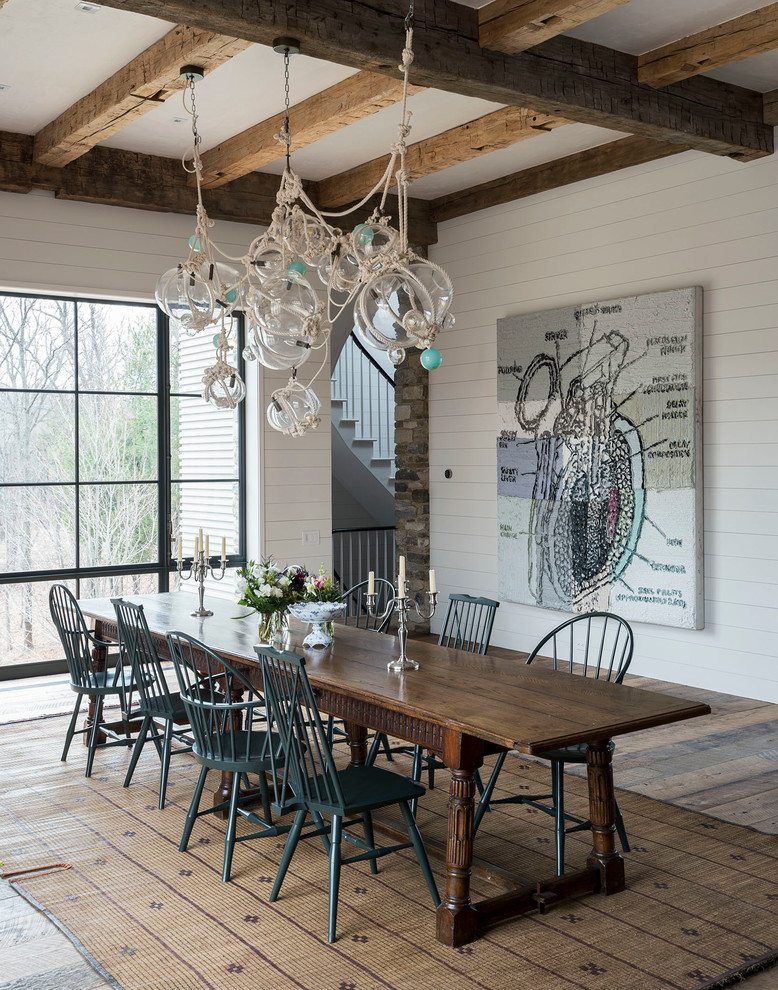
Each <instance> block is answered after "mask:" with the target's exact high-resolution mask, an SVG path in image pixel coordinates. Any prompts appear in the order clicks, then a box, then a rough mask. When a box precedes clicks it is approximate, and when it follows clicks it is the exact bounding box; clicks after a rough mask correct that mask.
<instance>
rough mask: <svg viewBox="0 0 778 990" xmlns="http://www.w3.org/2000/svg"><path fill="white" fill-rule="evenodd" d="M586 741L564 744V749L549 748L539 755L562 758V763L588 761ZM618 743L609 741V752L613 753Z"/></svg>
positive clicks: (552, 758)
mask: <svg viewBox="0 0 778 990" xmlns="http://www.w3.org/2000/svg"><path fill="white" fill-rule="evenodd" d="M586 749H587V745H586V743H579V744H578V745H577V746H563V747H562V749H547V750H546V751H545V752H543V753H538V754H537V755H538V756H540V757H542V758H543V759H544V760H561V762H562V763H586ZM615 749H616V745H615V743H614V742H613V740H612V739H611V740H609V742H608V752H610V753H611V754H613V752H614V750H615Z"/></svg>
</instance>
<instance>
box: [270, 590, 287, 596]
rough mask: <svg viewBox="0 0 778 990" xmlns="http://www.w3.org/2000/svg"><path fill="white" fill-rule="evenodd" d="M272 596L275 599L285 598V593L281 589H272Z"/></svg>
mask: <svg viewBox="0 0 778 990" xmlns="http://www.w3.org/2000/svg"><path fill="white" fill-rule="evenodd" d="M270 594H271V595H272V596H273V598H283V597H284V592H283V590H282V589H281V588H271V589H270Z"/></svg>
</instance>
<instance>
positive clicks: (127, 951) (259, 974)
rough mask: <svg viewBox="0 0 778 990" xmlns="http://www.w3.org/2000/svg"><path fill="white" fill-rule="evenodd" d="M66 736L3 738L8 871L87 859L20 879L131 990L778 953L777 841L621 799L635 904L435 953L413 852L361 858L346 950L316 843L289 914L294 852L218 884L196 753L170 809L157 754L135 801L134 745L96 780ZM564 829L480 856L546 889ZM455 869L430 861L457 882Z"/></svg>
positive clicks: (718, 981) (497, 826)
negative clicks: (163, 800) (183, 846)
mask: <svg viewBox="0 0 778 990" xmlns="http://www.w3.org/2000/svg"><path fill="white" fill-rule="evenodd" d="M65 724H66V723H65V720H64V719H43V720H37V721H34V722H26V723H20V724H16V725H9V726H4V727H2V729H0V746H1V747H2V764H3V768H4V770H3V777H4V787H3V794H2V797H0V824H1V827H2V835H3V844H2V845H3V852H2V859H3V869H4V870H6V871H8V870H15V869H24V868H29V867H35V866H41V865H45V864H49V863H52V862H60V861H63V862H67V863H70V864H71V865H72V868H71V869H69V870H66V871H62V872H55V873H50V874H47V875H44V876H40V877H38V878H36V879H29V880H27V881H24V882H23V884H21V886H22V887H23V889H24V891H26V892H27V893H28V894H29V895H30V896H32V897H33V898H35V900H36V901H37V902H38V903H39V904H40V905H41V906H43V907H44V908H45V909H46V910H47V911H48V912H49V913H50V914H51V915H53V917H54V918H56V919H57V920H58V921H59V922H60V923H61V924H62V925H64V926H65V928H66V929H67V930H68V931H69V932H70V933H72V935H73V937H74V938H75V939H77V940H78V941H80V943H82V945H83V946H84V947H85V948H86V950H87V951H88V952H90V953H91V954H92V955H93V956H94V957H95V959H97V960H98V961H99V963H100V964H101V965H102V966H103V967H104V968H105V970H106V971H107V972H108V973H109V974H110V975H111V977H112V978H113V979H114V980H115V981H116V983H117V984H118V985H119V986H120V987H121V988H122V990H142V988H154V990H189V988H192V990H203V988H207V990H211V988H213V990H222V988H235V990H239V988H252V990H257V988H259V990H291V988H297V990H300V988H302V990H379V988H387V990H418V988H424V990H471V988H481V990H568V988H577V990H632V988H635V990H660V988H662V990H667V988H677V990H691V988H696V990H701V988H712V987H719V986H726V985H729V984H730V983H732V982H737V981H738V980H739V977H740V976H741V975H742V974H744V973H746V972H748V971H751V970H753V969H758V968H761V967H763V966H765V965H766V964H767V963H768V962H770V961H771V960H773V959H774V958H775V957H776V955H777V953H776V951H775V950H776V948H778V886H776V884H775V878H776V860H777V859H778V843H777V842H776V838H775V837H774V836H768V835H763V834H761V833H758V832H753V831H750V830H749V829H746V828H743V827H740V826H735V825H730V824H727V823H724V822H720V821H716V820H714V819H712V818H708V817H705V816H702V815H698V814H694V813H691V812H688V811H684V810H681V809H678V808H675V807H672V806H671V805H667V804H663V803H660V802H657V801H652V800H651V799H649V798H645V797H642V796H640V795H637V794H630V793H626V792H623V791H622V792H619V803H620V805H621V808H622V811H623V813H624V819H625V822H626V825H627V830H628V832H629V835H630V840H631V842H632V844H633V850H632V852H631V853H629V854H627V855H626V857H625V859H626V871H627V883H628V889H627V890H626V891H625V892H623V893H621V894H618V895H615V896H612V897H605V896H602V895H595V896H592V897H588V898H582V899H578V900H570V901H565V902H562V903H560V904H559V905H558V906H556V907H555V908H554V909H553V910H551V911H550V912H548V913H547V914H545V915H540V914H533V915H525V916H524V917H522V918H517V919H514V920H512V921H509V922H505V923H503V924H502V925H500V926H499V927H496V928H494V929H492V930H490V931H489V932H487V934H486V935H485V937H483V938H481V939H479V940H478V941H477V942H474V943H473V944H471V945H467V946H463V947H462V948H460V949H449V948H446V947H444V946H442V945H440V944H439V943H438V942H437V941H436V940H435V937H434V920H435V919H434V912H433V908H432V904H431V902H430V899H429V895H428V893H427V890H426V887H425V885H424V882H423V879H422V877H421V873H420V871H419V868H418V865H417V863H416V860H415V858H414V857H413V855H412V853H410V852H409V853H400V854H397V855H393V856H389V857H387V858H385V859H383V860H382V861H381V863H380V867H379V869H380V872H379V874H378V876H375V877H373V876H371V875H370V873H369V869H368V867H367V866H366V865H365V864H356V865H353V866H346V867H344V869H343V876H342V880H341V897H340V910H339V917H338V940H337V942H336V943H335V944H334V945H328V944H327V940H326V927H327V861H326V858H325V855H324V852H323V849H322V846H321V842H320V840H318V839H310V840H307V841H305V842H303V843H301V845H300V847H299V848H298V851H297V853H296V855H295V858H294V859H293V861H292V866H291V869H290V872H289V874H288V876H287V879H286V881H285V884H284V887H283V889H282V891H281V896H280V899H279V900H278V901H277V902H276V903H275V904H269V903H268V901H267V895H268V892H269V890H270V884H271V883H272V881H273V878H274V876H275V872H276V867H277V864H278V860H279V857H280V854H281V847H282V844H283V842H282V840H279V839H276V838H272V839H264V840H256V841H252V842H250V843H244V844H242V845H239V846H238V848H237V849H236V853H235V859H234V862H233V879H232V881H231V882H230V883H229V884H222V882H221V879H220V875H221V863H222V855H223V844H222V843H223V835H224V824H223V822H222V821H219V820H216V819H214V817H213V816H208V817H207V818H205V819H200V821H199V822H197V823H196V825H195V829H194V832H193V836H192V841H191V844H190V847H189V850H188V851H187V852H186V853H179V852H178V848H177V847H178V842H179V839H180V836H181V829H182V825H183V819H184V814H185V811H186V808H187V807H188V804H189V799H190V795H191V793H192V790H193V787H194V781H195V779H196V775H197V769H198V768H197V765H196V764H195V763H194V761H193V760H192V759H191V757H189V756H187V755H183V756H179V757H177V758H174V760H173V767H172V771H171V780H170V786H169V789H168V804H167V807H166V808H165V810H164V811H161V812H160V811H159V810H158V808H157V786H158V776H159V764H158V762H157V759H156V756H155V754H154V751H153V749H152V748H151V747H149V748H148V752H144V754H143V756H142V758H141V762H140V764H139V766H138V769H137V771H136V774H135V777H134V779H133V782H132V784H131V786H130V787H129V788H128V789H124V788H122V786H121V785H122V781H123V778H124V772H125V768H126V766H127V761H128V759H129V753H128V752H127V751H126V750H124V749H111V750H104V751H101V752H99V753H98V755H97V757H96V760H95V769H94V775H93V776H92V778H91V779H90V780H87V779H86V778H85V777H84V776H83V772H84V761H85V752H84V749H83V747H82V746H81V744H80V742H78V741H77V742H75V743H74V745H73V747H72V750H71V755H70V758H69V760H68V762H67V764H62V763H60V762H59V753H60V749H61V745H62V739H63V736H64V732H65ZM341 749H344V747H341ZM344 757H345V754H344ZM398 769H405V767H404V766H403V765H402V763H398ZM438 776H439V783H438V785H437V786H436V787H435V789H434V790H433V791H428V793H427V795H426V796H425V798H424V800H423V802H422V805H421V808H420V811H419V823H420V827H421V829H422V833H423V834H425V836H428V837H429V838H430V840H431V842H432V841H434V840H436V839H437V840H438V841H440V840H442V838H443V837H444V835H445V822H446V808H445V802H446V796H447V780H446V776H447V775H446V774H445V773H443V774H441V773H439V774H438ZM501 783H502V785H503V786H502V789H501V790H502V792H506V791H507V790H508V788H511V789H513V790H514V792H516V791H519V790H522V789H523V790H525V791H526V792H527V793H529V792H530V791H536V790H538V789H540V790H543V789H545V788H546V787H547V784H548V767H547V765H543V764H538V763H533V762H527V761H525V760H523V759H521V758H511V759H509V760H508V761H507V762H506V768H505V770H504V772H503V774H502V777H501ZM211 785H212V787H215V786H216V779H215V777H214V779H213V780H212V781H211V780H209V785H207V786H211ZM566 786H567V790H568V792H569V793H568V806H569V809H570V810H571V811H576V810H580V811H584V810H585V807H586V801H585V782H584V781H582V780H580V779H577V778H575V777H572V776H570V777H568V779H567V781H566ZM206 799H207V800H210V795H208V794H206ZM244 826H245V823H244V822H240V823H239V828H241V827H244ZM551 826H552V822H551V819H550V818H549V817H548V816H546V815H543V814H541V813H538V812H533V810H532V809H528V808H523V807H520V806H519V807H509V806H503V807H502V808H495V809H494V810H493V811H492V812H491V813H489V814H487V816H486V817H485V819H484V823H483V825H482V828H481V831H480V833H479V835H478V838H477V842H476V854H477V856H478V857H480V858H481V859H483V860H486V861H489V862H492V863H496V864H499V865H501V866H502V867H503V868H505V869H507V870H512V871H520V872H521V873H522V874H523V875H526V876H537V877H548V876H550V875H552V873H553V865H552V858H553V831H552V828H551ZM379 841H380V836H379ZM588 845H589V843H588V841H587V839H586V836H585V833H584V834H583V835H579V836H571V837H570V838H569V840H568V861H569V863H570V864H571V865H573V866H574V865H575V864H576V863H577V864H580V863H582V862H583V860H584V858H585V855H586V850H587V848H588ZM440 867H441V861H440V860H439V859H435V858H433V868H434V869H435V870H436V874H437V876H438V880H439V883H441V884H442V876H441V870H440ZM473 887H474V895H475V896H476V897H483V896H488V895H490V894H493V893H499V889H496V888H492V887H490V886H489V885H488V884H487V883H486V882H485V881H483V880H481V879H477V878H476V879H475V880H474V884H473Z"/></svg>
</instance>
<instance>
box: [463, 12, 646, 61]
mask: <svg viewBox="0 0 778 990" xmlns="http://www.w3.org/2000/svg"><path fill="white" fill-rule="evenodd" d="M625 3H629V0H492V3H488V4H487V5H486V6H485V7H481V8H480V10H479V11H478V37H479V40H480V44H481V47H482V48H493V49H495V50H496V51H499V52H508V53H510V54H513V55H518V53H519V52H524V51H526V50H527V49H528V48H533V47H534V46H535V45H539V44H540V43H541V42H542V41H548V39H549V38H555V37H556V36H557V35H558V34H564V33H565V31H569V30H570V28H574V27H577V26H578V25H579V24H584V23H585V22H586V21H591V20H593V19H594V18H595V17H599V16H600V14H605V13H607V12H608V11H609V10H614V9H615V8H616V7H621V6H622V4H625Z"/></svg>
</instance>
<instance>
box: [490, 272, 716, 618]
mask: <svg viewBox="0 0 778 990" xmlns="http://www.w3.org/2000/svg"><path fill="white" fill-rule="evenodd" d="M701 311H702V290H701V289H699V288H690V289H678V290H675V291H672V292H659V293H651V294H648V295H644V296H636V297H632V298H628V299H615V300H611V301H609V302H601V303H592V304H588V305H585V306H575V307H572V306H571V307H566V308H564V309H556V310H549V311H546V312H541V313H530V314H527V315H524V316H512V317H507V318H505V319H502V320H499V321H498V323H497V366H498V367H497V401H498V406H499V430H500V432H499V436H498V438H497V471H498V479H497V503H498V521H499V574H500V595H501V597H502V598H503V599H506V600H508V601H514V602H523V603H526V604H530V605H540V606H543V607H544V608H553V609H561V610H563V611H571V612H582V611H591V610H594V609H599V610H609V611H612V612H616V613H617V614H619V615H621V616H623V617H624V618H626V619H635V620H640V621H643V622H656V623H661V624H664V625H670V626H685V627H688V628H692V629H695V628H702V625H703V610H702V504H701V503H702V477H701V464H702V446H701V435H700V431H701V412H700V411H701V408H702V402H701V395H700V383H699V381H698V376H699V374H700V364H701V360H700V358H701V343H702V332H701V327H700V319H701Z"/></svg>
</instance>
